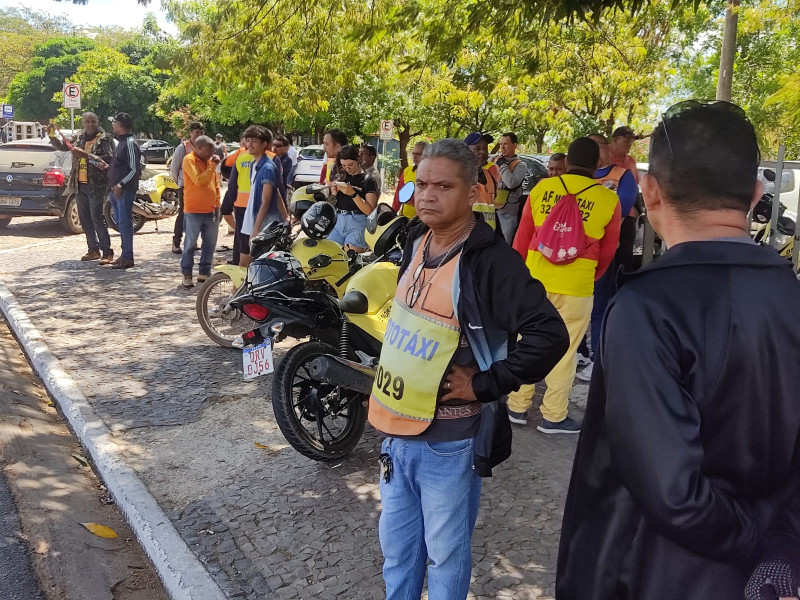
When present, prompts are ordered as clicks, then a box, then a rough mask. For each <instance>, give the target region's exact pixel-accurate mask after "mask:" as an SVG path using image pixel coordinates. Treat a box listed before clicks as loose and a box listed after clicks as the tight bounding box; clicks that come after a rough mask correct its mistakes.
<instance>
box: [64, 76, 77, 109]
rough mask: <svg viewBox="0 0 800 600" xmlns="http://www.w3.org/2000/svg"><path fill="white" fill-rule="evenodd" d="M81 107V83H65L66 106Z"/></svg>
mask: <svg viewBox="0 0 800 600" xmlns="http://www.w3.org/2000/svg"><path fill="white" fill-rule="evenodd" d="M80 107H81V85H80V84H79V83H69V82H67V83H65V84H64V108H80Z"/></svg>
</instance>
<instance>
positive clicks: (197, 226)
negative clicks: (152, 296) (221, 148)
mask: <svg viewBox="0 0 800 600" xmlns="http://www.w3.org/2000/svg"><path fill="white" fill-rule="evenodd" d="M219 163H220V158H219V155H218V154H216V153H215V152H214V142H213V141H212V139H211V138H210V137H208V136H205V135H201V136H199V137H197V138H196V139H195V140H194V151H193V152H191V153H190V154H189V155H188V156H187V157H186V158H184V159H183V165H182V167H181V170H182V172H183V230H184V233H185V234H186V235H185V237H184V242H183V255H182V256H181V273H182V274H183V284H182V285H183V287H185V288H190V287H193V286H194V281H193V280H192V270H193V269H194V251H195V248H196V246H197V238H198V237H202V245H201V247H200V266H199V270H198V273H199V275H198V276H197V282H198V283H202V282H204V281H205V280H206V279H208V277H209V275H211V261H212V259H213V258H214V248H216V247H217V236H218V235H219V213H218V212H217V209H218V208H219V207H220V185H219V174H218V173H217V165H219Z"/></svg>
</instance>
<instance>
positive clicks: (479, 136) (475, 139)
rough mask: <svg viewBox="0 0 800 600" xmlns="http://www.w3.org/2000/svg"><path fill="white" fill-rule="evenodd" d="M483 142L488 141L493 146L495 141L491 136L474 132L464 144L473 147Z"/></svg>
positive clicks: (466, 138) (465, 139)
mask: <svg viewBox="0 0 800 600" xmlns="http://www.w3.org/2000/svg"><path fill="white" fill-rule="evenodd" d="M481 140H486V142H487V143H489V144H491V143H492V142H493V141H494V138H493V137H492V136H491V134H488V133H481V132H480V131H473V132H472V133H470V134H469V135H468V136H467V137H465V138H464V143H465V144H466V145H467V146H472V145H473V144H477V143H478V142H480V141H481Z"/></svg>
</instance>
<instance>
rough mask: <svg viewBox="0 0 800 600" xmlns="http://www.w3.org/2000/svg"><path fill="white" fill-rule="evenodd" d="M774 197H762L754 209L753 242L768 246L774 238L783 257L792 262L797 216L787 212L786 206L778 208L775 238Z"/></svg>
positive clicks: (781, 205) (775, 244) (765, 195)
mask: <svg viewBox="0 0 800 600" xmlns="http://www.w3.org/2000/svg"><path fill="white" fill-rule="evenodd" d="M772 204H773V195H772V194H770V193H767V194H764V195H763V196H761V199H760V200H759V201H758V203H757V204H756V205H755V207H753V214H752V216H753V227H754V228H756V227H757V229H755V232H754V233H753V240H754V241H755V242H756V243H758V244H761V245H766V244H767V241H768V240H769V241H770V243H772V241H773V240H771V238H772V237H774V244H773V245H774V246H775V248H776V250H777V251H778V254H780V255H781V256H782V257H784V258H786V259H789V260H791V259H792V253H793V252H794V232H795V220H796V219H797V215H795V214H794V213H792V212H788V211H787V210H786V206H785V205H784V204H783V203H781V204H780V206H779V207H778V227H777V232H776V233H775V235H774V236H772V235H770V232H771V226H772V223H771V219H772Z"/></svg>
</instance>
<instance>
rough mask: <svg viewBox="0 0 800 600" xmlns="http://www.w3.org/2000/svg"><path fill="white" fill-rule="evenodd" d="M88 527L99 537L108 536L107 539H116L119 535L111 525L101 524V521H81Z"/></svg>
mask: <svg viewBox="0 0 800 600" xmlns="http://www.w3.org/2000/svg"><path fill="white" fill-rule="evenodd" d="M81 525H83V526H84V527H86V529H88V530H89V531H91V532H92V533H93V534H95V535H96V536H97V537H101V538H107V539H114V538H116V537H118V536H117V532H116V531H114V530H113V529H111V528H110V527H106V526H105V525H100V524H99V523H81Z"/></svg>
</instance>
